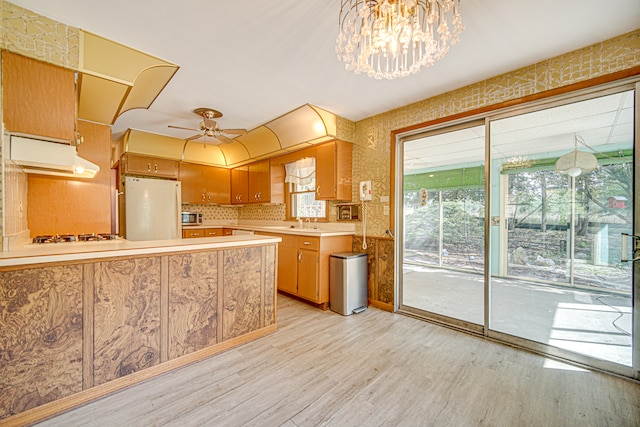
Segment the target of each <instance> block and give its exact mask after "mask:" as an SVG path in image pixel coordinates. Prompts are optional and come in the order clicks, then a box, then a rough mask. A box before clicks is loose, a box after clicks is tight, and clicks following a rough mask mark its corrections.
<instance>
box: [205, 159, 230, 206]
mask: <svg viewBox="0 0 640 427" xmlns="http://www.w3.org/2000/svg"><path fill="white" fill-rule="evenodd" d="M205 168H206V172H205V181H206V187H207V203H217V204H219V205H228V204H229V202H230V199H231V175H230V172H229V169H225V168H217V167H214V166H205Z"/></svg>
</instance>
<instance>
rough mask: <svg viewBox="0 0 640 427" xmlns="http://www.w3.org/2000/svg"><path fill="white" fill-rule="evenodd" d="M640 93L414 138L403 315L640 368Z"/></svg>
mask: <svg viewBox="0 0 640 427" xmlns="http://www.w3.org/2000/svg"><path fill="white" fill-rule="evenodd" d="M634 97H635V90H634V87H633V86H628V87H621V88H619V89H608V90H607V91H602V92H599V93H595V92H594V93H592V94H590V95H582V96H581V97H580V98H578V97H575V98H573V99H564V100H558V101H556V102H554V103H546V104H544V105H538V106H531V107H530V108H528V109H524V108H520V109H518V111H511V112H506V113H501V114H500V115H498V114H496V115H493V116H487V117H485V118H483V119H482V120H479V121H475V122H472V123H467V124H458V125H456V126H452V127H445V128H438V129H430V130H425V131H424V132H421V133H419V134H415V135H410V136H405V137H404V138H403V140H402V141H401V143H400V145H399V146H400V152H399V154H400V155H401V158H402V164H401V168H402V183H401V184H400V185H398V186H397V187H396V188H397V190H398V193H399V192H400V190H402V194H403V203H402V206H401V207H400V208H399V212H398V215H397V218H398V224H397V229H398V230H402V235H401V242H402V244H401V250H400V251H399V254H401V255H399V256H401V260H399V262H398V265H399V266H402V268H401V271H400V272H399V275H398V279H399V282H400V286H399V304H398V308H399V310H400V311H404V312H410V313H411V314H413V315H418V316H424V317H426V318H428V319H431V320H434V321H437V322H443V323H447V324H450V325H452V326H455V327H458V328H463V329H467V330H469V331H472V332H477V333H482V334H484V335H486V336H490V337H493V338H496V339H499V340H503V341H506V342H510V343H513V344H516V345H519V346H523V347H527V348H530V349H533V350H535V351H540V352H543V353H547V354H550V355H555V356H558V357H562V358H564V359H568V360H573V361H576V362H579V363H583V364H587V365H591V366H594V367H598V368H600V369H604V370H609V371H612V372H616V373H621V374H623V375H627V376H633V375H634V374H632V372H636V373H637V372H638V367H637V366H634V364H633V363H634V362H633V360H634V352H635V357H636V358H637V359H638V360H640V357H639V356H638V351H637V350H636V349H635V347H637V345H636V346H634V339H633V337H634V329H636V330H637V328H638V326H637V323H638V320H636V321H635V322H636V325H635V327H634V313H633V306H634V303H633V301H634V295H635V294H634V281H633V276H634V272H633V264H632V263H630V262H624V260H625V259H628V258H630V257H632V254H631V253H622V236H623V235H624V234H629V235H632V234H633V232H634V205H635V204H636V201H635V198H634V174H637V172H635V169H634V129H635V123H637V120H638V119H637V116H638V115H637V113H636V112H635V109H634ZM629 252H630V251H629ZM637 363H638V362H636V364H637Z"/></svg>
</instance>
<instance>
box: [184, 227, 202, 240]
mask: <svg viewBox="0 0 640 427" xmlns="http://www.w3.org/2000/svg"><path fill="white" fill-rule="evenodd" d="M204 231H205V229H204V228H187V227H184V228H183V229H182V238H183V239H191V238H192V237H204Z"/></svg>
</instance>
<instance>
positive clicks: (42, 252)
mask: <svg viewBox="0 0 640 427" xmlns="http://www.w3.org/2000/svg"><path fill="white" fill-rule="evenodd" d="M281 240H282V239H280V238H279V237H275V236H261V235H257V234H254V235H236V236H218V237H201V238H197V239H172V240H149V241H140V242H133V241H129V240H125V239H116V240H104V241H98V242H96V241H92V242H78V241H76V242H64V243H44V244H27V245H24V246H23V247H22V248H19V249H16V250H13V251H8V252H0V267H11V266H20V265H30V264H43V263H51V262H65V261H81V260H89V259H97V258H111V257H122V256H135V255H154V254H164V253H171V252H186V251H195V250H203V249H224V248H231V247H243V246H255V245H265V244H271V243H278V242H280V241H281Z"/></svg>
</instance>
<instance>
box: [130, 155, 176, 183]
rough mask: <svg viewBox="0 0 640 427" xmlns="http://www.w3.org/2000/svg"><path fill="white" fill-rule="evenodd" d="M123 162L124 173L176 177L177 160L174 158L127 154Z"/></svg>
mask: <svg viewBox="0 0 640 427" xmlns="http://www.w3.org/2000/svg"><path fill="white" fill-rule="evenodd" d="M125 164H126V166H125V171H124V172H125V174H131V175H146V176H159V177H163V178H172V179H178V162H176V161H175V160H167V159H157V158H154V157H147V156H139V155H137V154H127V159H126V162H125Z"/></svg>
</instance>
